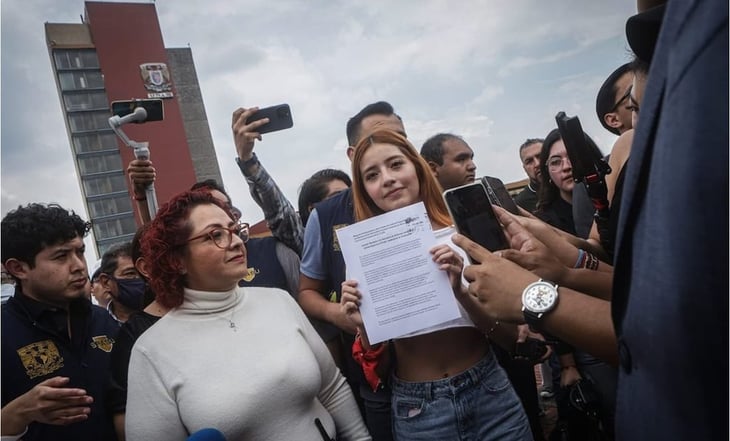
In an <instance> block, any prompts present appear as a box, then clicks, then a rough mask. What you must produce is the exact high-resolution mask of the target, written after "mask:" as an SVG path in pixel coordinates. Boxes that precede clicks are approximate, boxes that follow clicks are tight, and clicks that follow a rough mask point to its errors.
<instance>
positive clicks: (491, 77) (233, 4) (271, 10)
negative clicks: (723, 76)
mask: <svg viewBox="0 0 730 441" xmlns="http://www.w3.org/2000/svg"><path fill="white" fill-rule="evenodd" d="M156 7H157V13H158V16H159V19H160V25H161V28H162V35H163V39H164V42H165V45H166V47H168V48H172V47H185V46H188V45H189V46H190V48H191V49H192V53H193V58H194V60H195V64H196V69H197V74H198V78H199V81H200V87H201V90H202V94H203V99H204V102H205V108H206V112H207V115H208V121H209V124H210V128H211V132H212V135H213V141H214V144H215V147H216V152H217V155H218V163H219V165H220V168H221V172H222V175H223V180H224V184H225V186H226V189H227V190H228V191H229V193H230V194H231V197H232V198H233V202H234V204H235V205H237V206H238V207H240V208H241V209H242V211H243V213H244V218H245V219H246V220H249V221H251V222H252V223H253V222H257V221H259V220H261V219H262V217H263V216H262V214H261V210H260V209H259V208H258V207H257V206H256V205H255V204H254V203H253V202H252V201H251V198H250V196H249V194H248V190H247V186H246V184H245V181H244V180H243V178H242V177H241V175H240V172H239V171H238V168H237V167H236V165H235V162H234V160H233V158H234V155H235V148H234V146H233V141H232V135H231V131H230V123H231V112H232V111H233V110H234V109H235V108H237V107H238V106H244V107H250V106H254V105H258V106H260V107H264V106H268V105H274V104H279V103H284V102H286V103H289V104H290V105H291V108H292V114H293V117H294V127H293V128H292V129H289V130H287V131H283V132H277V133H271V134H268V135H265V136H264V140H263V142H261V143H257V146H256V152H257V154H258V156H259V158H260V160H261V162H262V163H263V164H264V165H265V166H266V168H267V169H268V170H269V172H270V173H271V174H272V175H273V176H274V178H275V179H276V180H277V181H278V183H279V185H280V187H281V188H282V190H283V191H284V193H285V194H286V195H287V196H288V197H289V199H290V200H291V201H292V202H293V203H294V205H295V206H296V199H297V195H298V188H299V185H300V184H301V182H302V181H303V180H304V179H306V178H307V177H309V176H310V175H311V174H312V173H313V172H315V171H316V170H319V169H321V168H325V167H335V168H340V169H343V170H345V171H348V172H349V162H348V160H347V157H346V155H345V147H346V145H347V142H346V139H345V123H346V121H347V119H348V118H349V117H350V116H352V115H353V114H355V113H357V111H359V110H360V109H361V108H362V107H363V106H365V105H366V104H369V103H371V102H374V101H378V100H386V101H389V102H390V103H392V104H393V105H394V106H395V108H396V111H397V112H398V113H399V114H400V115H401V116H402V118H403V121H404V123H405V127H406V131H407V132H408V137H409V139H410V140H411V141H412V142H413V143H414V145H416V147H417V148H418V149H420V146H421V144H423V141H425V140H426V139H427V138H428V137H429V136H431V135H433V134H435V133H438V132H444V131H447V132H453V133H456V134H459V135H462V136H463V137H464V138H465V140H466V141H467V143H468V144H469V145H470V146H471V147H472V148H473V149H474V151H475V161H476V164H477V167H478V169H477V173H478V175H492V176H497V177H500V178H501V179H502V180H503V181H505V182H511V181H515V180H519V179H522V178H524V177H525V176H524V172H523V170H522V168H521V166H520V162H519V158H518V153H517V149H518V146H519V145H520V144H521V143H522V142H523V141H524V140H525V139H526V138H528V137H530V138H533V137H544V136H545V135H546V134H547V133H548V132H549V131H550V129H552V128H553V127H554V126H555V121H554V116H555V114H556V113H557V112H558V111H560V110H563V111H565V112H566V113H568V114H569V115H576V114H577V115H578V116H579V117H580V118H581V122H582V124H583V127H584V129H585V131H586V132H587V133H588V134H589V135H591V136H592V137H593V138H594V140H596V142H597V143H598V145H599V146H600V147H601V148H602V149H603V151H604V152H606V153H607V152H608V151H610V147H611V145H612V143H613V141H614V140H615V137H614V136H613V135H611V134H610V133H609V132H607V131H606V130H605V129H603V128H602V127H601V126H600V124H599V122H598V119H597V117H596V114H595V98H596V93H597V91H598V87H599V86H600V85H601V83H602V82H603V80H604V79H605V78H606V77H607V76H608V74H609V73H610V72H611V71H613V70H614V69H615V68H616V67H618V66H619V65H620V64H622V63H625V62H627V61H629V59H630V52H629V50H628V45H627V43H626V38H625V36H624V24H625V22H626V18H627V17H629V16H630V15H633V14H634V13H635V9H636V2H635V1H633V0H618V1H612V2H605V1H599V0H565V1H561V0H558V1H544V0H532V1H518V0H504V1H496V0H460V1H450V0H382V1H381V0H368V1H331V0H279V1H270V0H247V1H221V0H212V1H207V2H199V1H193V0H174V1H173V0H159V1H157V2H156ZM1 8H2V9H1V11H0V14H1V17H2V28H1V32H2V35H1V44H2V52H1V54H2V60H1V64H0V68H1V69H2V90H1V92H2V112H1V113H0V115H1V118H2V121H1V124H2V126H1V133H2V144H1V150H0V161H1V169H0V172H1V180H2V182H1V184H2V185H1V186H0V187H1V188H0V189H1V191H2V201H1V202H0V210H1V212H2V215H5V213H7V211H9V210H11V209H13V208H15V207H17V206H18V205H19V204H26V203H28V202H57V203H59V204H61V205H63V206H64V207H67V208H71V209H74V210H76V211H77V212H79V213H80V214H82V216H83V217H85V218H86V217H88V216H87V214H86V212H85V209H84V206H83V202H82V197H81V192H80V189H79V183H78V179H77V178H76V176H75V169H74V166H73V159H72V153H71V149H70V147H69V145H68V135H67V133H66V129H65V125H64V122H63V114H62V111H61V106H60V102H59V97H58V93H57V91H56V86H55V83H54V79H53V73H52V70H51V61H50V58H49V56H48V50H47V48H46V44H45V38H44V28H43V24H44V23H45V22H54V23H80V21H81V18H80V15H82V14H83V13H84V3H83V1H82V0H33V1H24V0H3V1H2V3H1ZM133 31H134V26H133V24H130V32H133ZM150 148H151V150H152V158H153V160H154V146H150ZM90 248H91V247H90ZM96 257H97V256H95V255H94V254H93V253H91V254H89V253H87V258H88V259H89V260H90V261H91V260H95V259H96ZM90 263H91V262H90Z"/></svg>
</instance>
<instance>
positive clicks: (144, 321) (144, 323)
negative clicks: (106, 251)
mask: <svg viewBox="0 0 730 441" xmlns="http://www.w3.org/2000/svg"><path fill="white" fill-rule="evenodd" d="M147 225H149V224H145V225H143V226H142V227H140V228H139V229H138V230H137V232H136V233H135V235H134V238H133V239H132V242H131V247H130V258H131V260H132V262H133V264H134V266H135V268H137V271H138V273H139V275H140V278H139V279H136V280H138V281H141V282H142V283H139V282H136V283H135V285H136V288H134V289H129V288H131V286H132V285H131V284H129V283H128V282H130V281H132V280H134V279H129V280H124V281H122V286H124V287H125V288H127V289H126V293H125V295H124V297H126V298H139V297H141V299H142V304H143V305H146V306H145V307H144V309H138V310H134V311H132V313H131V314H130V315H129V318H128V319H127V321H126V322H124V323H123V324H122V327H121V328H120V329H119V334H118V335H117V339H116V344H115V345H114V349H112V355H111V388H110V390H111V392H110V394H109V396H108V401H107V407H108V408H109V409H110V410H111V412H112V418H113V421H114V429H115V430H116V432H117V437H118V438H119V440H120V441H123V440H124V439H125V433H124V416H125V413H126V407H127V373H128V370H129V356H130V355H131V353H132V347H133V346H134V342H135V341H137V338H138V337H139V336H140V335H141V334H142V333H143V332H144V331H146V330H147V329H148V328H149V327H150V326H152V325H153V324H155V323H156V322H157V321H158V320H159V319H160V317H162V316H163V315H165V313H166V312H167V311H168V308H165V307H164V306H162V305H161V304H160V303H159V302H157V301H156V300H155V299H154V297H155V296H154V293H153V292H152V290H151V289H150V287H149V283H148V282H147V280H148V279H147V276H146V273H145V261H144V257H142V251H141V246H140V238H141V237H142V235H143V234H144V232H145V231H146V229H147ZM139 286H141V287H142V289H141V295H140V292H139V291H140V290H139ZM132 291H135V292H134V293H132Z"/></svg>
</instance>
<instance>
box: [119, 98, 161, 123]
mask: <svg viewBox="0 0 730 441" xmlns="http://www.w3.org/2000/svg"><path fill="white" fill-rule="evenodd" d="M137 107H144V109H145V110H146V111H147V118H146V119H145V122H149V121H162V119H163V118H164V112H163V107H162V100H161V99H151V100H129V101H113V102H112V113H113V114H114V115H117V116H120V117H121V116H125V115H129V114H130V113H132V112H134V109H136V108H137Z"/></svg>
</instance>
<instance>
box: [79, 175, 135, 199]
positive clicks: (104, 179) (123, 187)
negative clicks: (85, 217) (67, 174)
mask: <svg viewBox="0 0 730 441" xmlns="http://www.w3.org/2000/svg"><path fill="white" fill-rule="evenodd" d="M81 181H82V182H83V184H84V192H85V193H86V196H87V197H88V196H98V195H102V194H108V193H116V192H121V191H124V192H128V190H127V183H126V182H125V180H124V175H123V174H122V173H119V174H118V175H107V176H95V177H88V178H84V177H82V178H81Z"/></svg>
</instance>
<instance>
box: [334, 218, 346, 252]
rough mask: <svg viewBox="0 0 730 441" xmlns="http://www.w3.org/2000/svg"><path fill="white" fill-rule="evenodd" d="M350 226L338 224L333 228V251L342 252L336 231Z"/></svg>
mask: <svg viewBox="0 0 730 441" xmlns="http://www.w3.org/2000/svg"><path fill="white" fill-rule="evenodd" d="M348 225H349V224H337V225H333V226H332V251H342V249H341V248H340V241H339V240H337V233H336V231H337V230H339V229H340V228H344V227H346V226H348Z"/></svg>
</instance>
